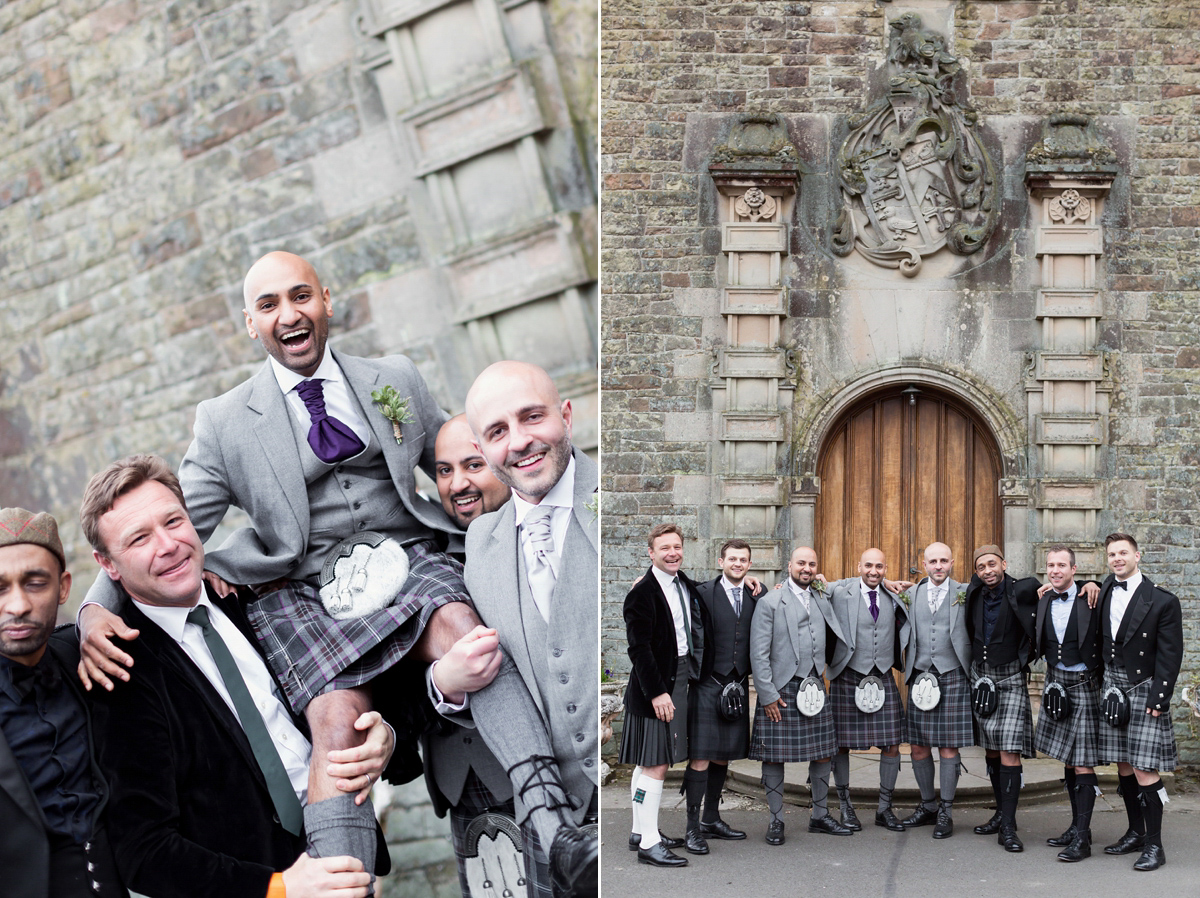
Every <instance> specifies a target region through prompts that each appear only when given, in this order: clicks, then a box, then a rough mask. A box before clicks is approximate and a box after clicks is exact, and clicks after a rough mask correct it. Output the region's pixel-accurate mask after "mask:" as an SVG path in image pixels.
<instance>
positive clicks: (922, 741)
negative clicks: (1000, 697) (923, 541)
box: [900, 542, 975, 839]
mask: <svg viewBox="0 0 1200 898" xmlns="http://www.w3.org/2000/svg"><path fill="white" fill-rule="evenodd" d="M923 564H924V567H925V573H926V577H925V578H924V579H923V580H921V581H920V582H919V583H918V584H917V586H916V588H915V590H914V592H913V600H912V605H911V606H910V607H909V620H910V621H911V627H910V628H909V634H908V648H907V650H906V651H905V653H904V677H905V681H906V682H907V683H908V688H909V693H908V721H907V722H908V741H909V742H910V743H911V745H912V767H913V775H914V776H915V777H916V780H917V788H918V789H919V790H920V793H921V804H920V805H918V806H917V809H916V810H915V811H913V813H912V814H911V815H910V816H908V817H906V818H905V819H904V820H902V821H900V822H901V823H902V824H903V825H904V826H905V828H909V827H914V826H924V825H926V824H929V823H933V824H935V825H934V828H933V837H934V838H935V839H948V838H950V836H951V835H953V834H954V817H953V806H954V794H955V791H956V790H957V788H958V777H959V772H960V770H961V767H962V762H961V759H960V757H959V751H958V750H959V748H961V747H962V746H964V745H974V744H975V732H974V722H973V720H972V718H971V683H970V679H969V676H968V671H970V669H971V640H970V638H969V637H968V636H967V618H966V613H965V606H964V600H965V591H964V590H965V587H964V585H963V584H961V583H959V582H958V581H957V580H955V579H954V578H953V576H951V575H952V574H953V572H954V555H953V553H952V552H951V551H950V547H949V546H948V545H946V544H945V543H938V542H935V543H930V544H929V545H928V546H926V548H925V553H924V559H923ZM935 690H936V694H937V698H936V703H935V704H934V705H933V706H932V707H929V708H922V707H920V706H921V705H922V704H925V703H926V700H927V698H928V697H930V696H932V694H933V693H934V691H935ZM935 745H936V746H937V748H938V755H939V756H940V759H941V767H940V771H941V777H940V779H941V800H940V801H937V802H936V803H935V800H934V798H935V794H934V788H933V751H932V747H933V746H935Z"/></svg>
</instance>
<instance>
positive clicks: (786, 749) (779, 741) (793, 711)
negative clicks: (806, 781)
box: [750, 677, 838, 764]
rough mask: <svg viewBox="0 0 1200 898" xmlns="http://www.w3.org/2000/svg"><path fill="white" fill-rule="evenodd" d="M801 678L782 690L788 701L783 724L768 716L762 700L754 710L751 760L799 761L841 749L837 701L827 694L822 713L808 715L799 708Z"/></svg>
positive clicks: (791, 762)
mask: <svg viewBox="0 0 1200 898" xmlns="http://www.w3.org/2000/svg"><path fill="white" fill-rule="evenodd" d="M800 682H801V681H800V678H799V677H792V679H791V680H790V681H789V682H788V683H787V685H786V686H784V687H783V688H782V689H780V690H779V697H780V698H782V699H783V700H784V701H785V702H787V705H786V707H783V708H780V709H779V723H775V722H774V721H773V720H771V719H770V718H768V717H767V712H766V711H764V710H763V705H762V702H761V701H760V702H759V703H758V707H757V708H755V710H754V735H753V736H751V737H750V759H751V760H754V761H763V762H764V763H767V764H796V763H799V762H801V761H818V760H820V759H821V758H828V757H831V756H832V755H833V754H834V752H836V751H837V749H838V744H837V727H836V726H835V725H834V722H833V704H832V703H831V702H830V700H829V696H828V695H826V696H825V706H824V707H823V708H821V711H820V713H819V714H817V715H815V716H813V717H805V716H804V715H803V714H801V713H800V711H799V709H798V708H797V707H796V693H797V692H799V691H800Z"/></svg>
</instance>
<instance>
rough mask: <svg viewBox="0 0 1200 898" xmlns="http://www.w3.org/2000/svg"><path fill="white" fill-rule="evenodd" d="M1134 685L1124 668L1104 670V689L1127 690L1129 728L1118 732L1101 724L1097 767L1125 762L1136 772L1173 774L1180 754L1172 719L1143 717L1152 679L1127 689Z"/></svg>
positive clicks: (1147, 715) (1164, 715)
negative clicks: (1113, 687) (1161, 771)
mask: <svg viewBox="0 0 1200 898" xmlns="http://www.w3.org/2000/svg"><path fill="white" fill-rule="evenodd" d="M1132 685H1133V684H1131V683H1130V681H1129V674H1128V672H1127V671H1126V670H1125V668H1124V667H1116V666H1113V667H1107V668H1105V670H1104V686H1103V688H1101V690H1100V694H1101V695H1103V694H1104V690H1105V689H1107V688H1108V687H1109V686H1117V687H1118V688H1120V689H1126V690H1130V691H1129V693H1128V695H1129V725H1128V726H1125V727H1121V728H1120V729H1117V728H1116V727H1110V726H1109V725H1108V724H1107V723H1106V722H1105V721H1104V720H1103V719H1101V721H1100V763H1101V764H1117V763H1119V762H1121V761H1124V762H1125V763H1126V764H1131V765H1133V766H1134V767H1136V768H1137V769H1138V770H1174V769H1175V768H1176V767H1177V766H1178V765H1179V752H1178V750H1177V749H1176V747H1175V730H1174V728H1173V727H1172V726H1171V715H1170V714H1169V713H1168V714H1162V715H1160V716H1158V717H1155V716H1153V715H1152V714H1147V713H1146V704H1147V702H1148V701H1149V699H1150V687H1151V686H1152V685H1153V678H1151V679H1149V680H1147V681H1146V682H1143V683H1140V684H1139V685H1137V686H1134V687H1133V689H1130V686H1132Z"/></svg>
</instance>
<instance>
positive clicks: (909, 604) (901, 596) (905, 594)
mask: <svg viewBox="0 0 1200 898" xmlns="http://www.w3.org/2000/svg"><path fill="white" fill-rule="evenodd" d="M896 598H898V599H899V600H900V601H901V602H903V603H904V607H905V608H911V607H912V599H911V598H910V597H909V595H908V590H907V589H906V590H904V592H902V593H900V594H899V595H898V596H896Z"/></svg>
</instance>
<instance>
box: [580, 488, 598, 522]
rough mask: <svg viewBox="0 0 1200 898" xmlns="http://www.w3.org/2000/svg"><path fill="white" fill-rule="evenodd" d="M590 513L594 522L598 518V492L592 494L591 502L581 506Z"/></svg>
mask: <svg viewBox="0 0 1200 898" xmlns="http://www.w3.org/2000/svg"><path fill="white" fill-rule="evenodd" d="M583 507H584V508H586V509H587V510H588V511H590V512H591V513H592V520H593V521H595V520H597V519H599V517H600V490H596V492H594V493H592V501H591V502H589V503H588V504H587V505H585V506H583Z"/></svg>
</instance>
